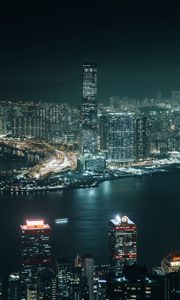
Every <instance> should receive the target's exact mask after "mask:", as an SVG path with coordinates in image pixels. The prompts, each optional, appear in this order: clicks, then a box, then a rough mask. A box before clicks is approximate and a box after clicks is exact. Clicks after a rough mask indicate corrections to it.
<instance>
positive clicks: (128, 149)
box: [100, 113, 136, 163]
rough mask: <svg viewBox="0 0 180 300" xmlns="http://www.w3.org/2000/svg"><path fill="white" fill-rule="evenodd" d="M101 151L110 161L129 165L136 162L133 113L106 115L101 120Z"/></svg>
mask: <svg viewBox="0 0 180 300" xmlns="http://www.w3.org/2000/svg"><path fill="white" fill-rule="evenodd" d="M100 122H101V124H100V129H101V133H100V135H101V150H106V151H107V157H108V159H109V160H110V161H114V162H120V163H130V162H133V161H135V160H136V151H135V134H136V132H135V115H134V113H107V114H106V115H105V116H102V118H101V121H100Z"/></svg>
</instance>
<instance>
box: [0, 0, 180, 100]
mask: <svg viewBox="0 0 180 300" xmlns="http://www.w3.org/2000/svg"><path fill="white" fill-rule="evenodd" d="M179 16H180V3H179V1H178V0H177V1H173V0H169V1H166V0H164V1H161V0H159V1H158V0H156V1H154V0H144V1H136V0H124V1H122V0H116V1H115V0H111V1H102V0H96V1H94V0H91V1H89V0H84V1H75V0H74V1H70V0H69V1H62V0H59V1H53V0H51V1H41V0H38V1H23V2H21V1H6V3H5V4H3V5H2V4H1V7H0V40H1V43H0V98H1V99H11V98H12V99H34V100H49V101H59V102H65V101H68V102H70V103H75V104H79V103H80V100H81V81H82V79H81V65H82V64H83V62H95V63H97V65H98V100H99V101H107V100H108V99H109V97H110V96H114V95H119V96H124V95H126V96H129V97H136V98H137V97H138V98H142V97H144V96H149V97H151V96H155V94H156V91H157V90H162V92H163V94H164V95H168V93H170V90H172V89H179V90H180V17H179Z"/></svg>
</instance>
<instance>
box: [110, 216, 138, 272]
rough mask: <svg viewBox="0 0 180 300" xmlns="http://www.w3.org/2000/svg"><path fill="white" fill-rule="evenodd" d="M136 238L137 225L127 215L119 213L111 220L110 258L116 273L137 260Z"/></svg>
mask: <svg viewBox="0 0 180 300" xmlns="http://www.w3.org/2000/svg"><path fill="white" fill-rule="evenodd" d="M136 240H137V227H136V225H135V224H134V223H133V222H132V221H131V220H130V219H129V218H128V217H127V216H122V217H121V216H119V215H118V216H116V218H115V219H112V220H110V221H109V260H110V264H111V267H112V269H113V271H114V272H115V273H118V272H122V270H123V267H124V265H132V264H134V263H135V262H136V259H137V248H136Z"/></svg>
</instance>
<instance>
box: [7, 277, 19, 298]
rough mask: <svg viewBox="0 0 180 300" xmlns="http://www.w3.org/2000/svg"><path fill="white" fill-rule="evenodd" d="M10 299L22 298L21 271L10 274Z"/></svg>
mask: <svg viewBox="0 0 180 300" xmlns="http://www.w3.org/2000/svg"><path fill="white" fill-rule="evenodd" d="M8 299H9V300H19V299H20V276H19V273H12V274H10V275H9V280H8Z"/></svg>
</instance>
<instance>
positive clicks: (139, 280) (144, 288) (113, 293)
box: [106, 264, 164, 300]
mask: <svg viewBox="0 0 180 300" xmlns="http://www.w3.org/2000/svg"><path fill="white" fill-rule="evenodd" d="M163 284H164V282H163V277H161V276H157V275H151V274H149V273H148V271H147V269H146V267H145V266H139V265H136V264H135V265H132V266H126V267H124V270H123V273H122V274H120V275H119V276H117V277H116V276H109V277H108V278H107V295H106V299H109V300H115V299H118V300H120V299H123V300H124V299H129V300H133V299H137V300H145V299H151V300H164V285H163Z"/></svg>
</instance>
